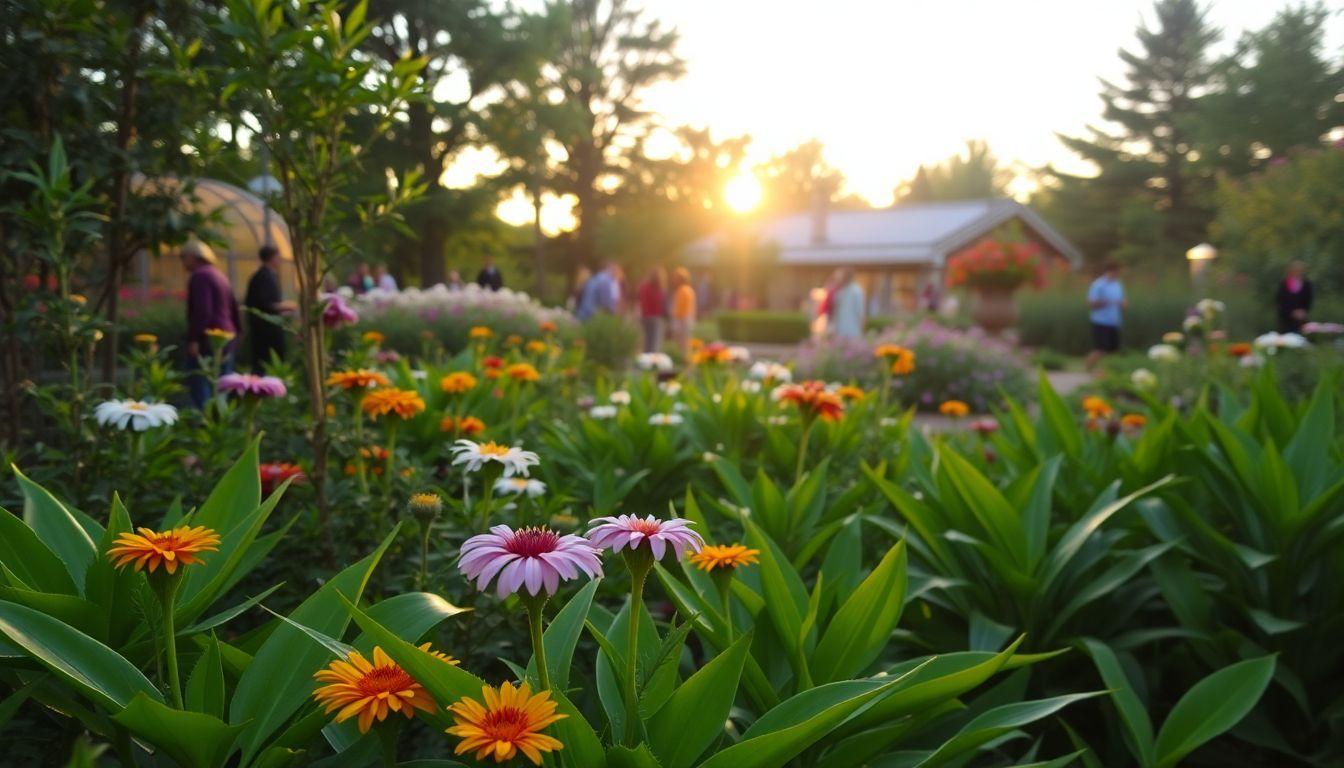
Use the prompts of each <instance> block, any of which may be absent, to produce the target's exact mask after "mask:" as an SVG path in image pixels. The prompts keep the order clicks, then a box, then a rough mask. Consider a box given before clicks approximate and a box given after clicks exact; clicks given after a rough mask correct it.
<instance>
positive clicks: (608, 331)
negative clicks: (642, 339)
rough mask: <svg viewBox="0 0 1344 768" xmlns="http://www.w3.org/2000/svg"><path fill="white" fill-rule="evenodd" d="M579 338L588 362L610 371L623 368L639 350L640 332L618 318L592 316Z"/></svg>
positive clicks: (632, 325)
mask: <svg viewBox="0 0 1344 768" xmlns="http://www.w3.org/2000/svg"><path fill="white" fill-rule="evenodd" d="M581 335H582V337H583V343H584V348H585V352H586V354H587V356H588V359H589V360H591V361H592V362H593V363H595V364H597V365H600V366H605V367H607V368H610V369H611V370H619V369H621V368H624V367H625V366H626V365H628V364H629V363H630V358H632V357H634V356H635V352H636V351H637V350H638V349H639V328H637V327H635V324H634V323H632V322H630V321H629V320H627V319H626V318H624V317H621V316H619V315H607V314H598V315H594V316H593V317H591V318H589V319H588V320H587V321H586V322H584V323H583V325H582V326H581Z"/></svg>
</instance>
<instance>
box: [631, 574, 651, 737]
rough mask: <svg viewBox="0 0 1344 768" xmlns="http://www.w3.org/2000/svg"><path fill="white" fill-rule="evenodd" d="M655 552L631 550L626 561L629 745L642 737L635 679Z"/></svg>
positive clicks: (637, 688) (637, 689)
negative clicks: (627, 571)
mask: <svg viewBox="0 0 1344 768" xmlns="http://www.w3.org/2000/svg"><path fill="white" fill-rule="evenodd" d="M651 554H652V553H648V555H646V556H643V557H641V556H640V554H637V553H636V550H633V549H632V550H629V551H628V552H627V554H626V563H627V564H628V565H629V567H630V616H629V617H628V619H629V625H628V634H627V635H626V643H625V744H626V746H628V747H631V748H633V747H634V746H635V745H636V743H637V742H638V739H639V687H638V685H637V683H636V680H635V674H636V663H637V662H638V660H639V619H640V616H641V615H642V614H643V612H644V610H643V609H644V582H645V580H647V579H648V577H649V569H650V568H652V567H653V560H652V559H651Z"/></svg>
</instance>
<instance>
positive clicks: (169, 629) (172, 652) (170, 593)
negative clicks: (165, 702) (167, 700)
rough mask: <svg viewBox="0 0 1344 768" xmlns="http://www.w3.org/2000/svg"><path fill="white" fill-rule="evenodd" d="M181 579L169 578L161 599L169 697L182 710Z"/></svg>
mask: <svg viewBox="0 0 1344 768" xmlns="http://www.w3.org/2000/svg"><path fill="white" fill-rule="evenodd" d="M180 581H181V579H178V578H176V577H174V576H170V577H168V580H167V582H166V583H165V584H164V586H163V587H162V596H161V598H160V600H161V603H162V605H163V651H164V655H166V656H167V657H168V695H169V696H170V697H172V702H173V706H174V707H177V708H178V709H182V708H183V707H182V684H181V682H180V680H179V678H178V672H177V626H176V625H177V622H176V617H175V616H174V615H173V614H174V613H176V612H177V586H178V583H179V582H180Z"/></svg>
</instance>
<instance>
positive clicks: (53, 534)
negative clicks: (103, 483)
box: [11, 465, 98, 585]
mask: <svg viewBox="0 0 1344 768" xmlns="http://www.w3.org/2000/svg"><path fill="white" fill-rule="evenodd" d="M11 466H12V465H11ZM13 470H14V477H15V478H16V479H17V480H18V481H19V488H20V489H21V490H22V491H23V521H24V522H25V523H27V524H28V527H29V528H32V529H33V531H34V532H36V533H37V536H38V538H40V539H41V540H42V541H43V542H45V543H46V544H47V545H48V546H49V547H51V549H52V551H54V552H55V553H56V556H57V557H59V558H60V559H61V562H62V563H64V564H65V569H66V571H67V572H69V574H70V579H71V581H72V582H73V583H74V584H76V585H82V584H83V583H84V572H85V571H87V570H88V569H89V563H91V562H93V559H94V558H95V557H97V556H98V550H97V547H95V546H94V543H93V537H92V536H91V535H90V534H89V532H88V530H87V529H86V528H85V527H84V525H83V524H82V523H81V522H80V521H79V519H78V518H76V517H75V514H74V513H73V512H72V511H71V510H70V509H69V508H68V507H66V506H65V505H64V504H62V503H61V502H60V501H58V500H57V499H56V497H55V496H52V495H51V493H50V492H49V491H47V489H46V488H43V487H42V486H40V485H38V484H37V483H34V482H33V481H32V480H29V479H28V478H27V477H26V476H25V475H24V474H23V473H22V472H20V471H19V468H18V467H13Z"/></svg>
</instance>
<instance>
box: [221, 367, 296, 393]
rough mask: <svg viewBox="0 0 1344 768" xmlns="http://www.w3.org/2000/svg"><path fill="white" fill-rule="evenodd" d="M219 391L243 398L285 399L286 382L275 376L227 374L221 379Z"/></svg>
mask: <svg viewBox="0 0 1344 768" xmlns="http://www.w3.org/2000/svg"><path fill="white" fill-rule="evenodd" d="M219 391H220V392H233V393H235V394H237V395H239V396H241V397H256V398H267V397H284V396H285V391H286V390H285V382H284V381H282V380H280V379H278V378H276V377H275V376H257V375H255V374H251V373H226V374H224V375H223V376H220V377H219Z"/></svg>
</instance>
